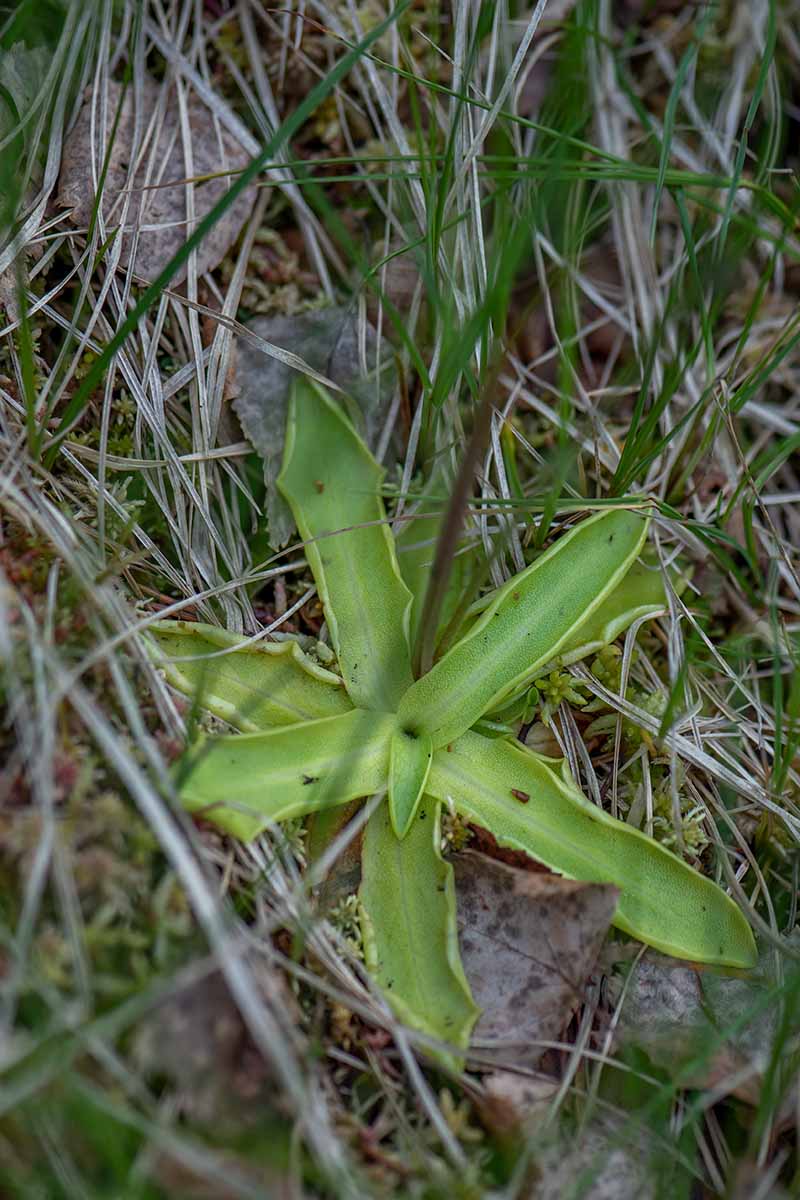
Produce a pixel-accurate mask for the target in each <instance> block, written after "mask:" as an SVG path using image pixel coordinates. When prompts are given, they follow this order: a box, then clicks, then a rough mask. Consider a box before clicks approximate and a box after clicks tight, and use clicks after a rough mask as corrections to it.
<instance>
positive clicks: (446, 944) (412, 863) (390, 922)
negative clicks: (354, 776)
mask: <svg viewBox="0 0 800 1200" xmlns="http://www.w3.org/2000/svg"><path fill="white" fill-rule="evenodd" d="M439 838H440V831H439V805H438V804H436V803H435V802H434V801H432V800H431V799H430V798H429V797H425V799H424V800H423V802H422V804H421V805H420V807H419V809H418V811H417V815H416V818H415V819H414V821H412V823H411V828H410V830H409V833H408V837H406V838H404V839H403V841H399V840H398V838H397V837H396V836H395V833H394V830H393V829H392V823H391V820H390V817H389V808H388V805H386V804H382V805H381V806H380V807H379V808H378V809H377V810H376V811H375V813H374V814H373V816H372V817H371V818H370V821H369V823H368V825H367V827H366V830H365V832H364V844H363V851H362V863H361V865H362V877H361V890H360V892H359V898H360V900H361V908H362V917H361V924H362V929H363V933H364V950H365V955H366V960H367V966H368V968H369V970H370V972H371V974H372V975H373V977H374V978H375V979H376V980H377V982H378V984H379V985H380V987H381V989H382V990H383V992H384V994H385V996H386V999H387V1000H388V1001H389V1003H390V1004H391V1006H392V1008H393V1009H394V1011H395V1012H396V1014H397V1016H398V1017H399V1018H400V1019H401V1020H402V1021H405V1023H406V1024H407V1025H410V1026H412V1027H413V1028H415V1029H419V1030H422V1032H424V1033H427V1034H430V1035H431V1036H432V1037H435V1038H438V1039H440V1040H441V1041H444V1042H448V1043H449V1044H450V1045H452V1046H454V1047H456V1048H457V1049H460V1050H465V1049H466V1047H467V1045H468V1043H469V1035H470V1030H471V1029H472V1026H473V1024H474V1023H475V1020H476V1018H477V1016H478V1011H479V1010H478V1008H477V1007H476V1005H475V1002H474V1001H473V999H472V995H471V993H470V990H469V984H468V983H467V980H466V977H465V975H464V971H463V968H462V966H461V958H460V955H459V951H458V928H457V925H456V896H455V883H454V879H453V868H452V867H451V866H450V864H449V863H447V862H445V861H444V860H443V858H442V856H441V853H440V851H439Z"/></svg>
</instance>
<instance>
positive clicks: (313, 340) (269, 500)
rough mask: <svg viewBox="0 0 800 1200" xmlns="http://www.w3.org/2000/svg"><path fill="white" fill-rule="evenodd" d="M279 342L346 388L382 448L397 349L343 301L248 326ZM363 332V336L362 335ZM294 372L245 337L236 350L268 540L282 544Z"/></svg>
mask: <svg viewBox="0 0 800 1200" xmlns="http://www.w3.org/2000/svg"><path fill="white" fill-rule="evenodd" d="M249 328H250V329H251V330H252V332H253V333H255V334H257V335H258V336H259V337H260V338H263V339H264V341H266V342H270V343H272V345H274V346H280V347H284V348H285V349H287V350H291V352H292V353H293V354H296V355H297V356H298V357H300V358H302V359H303V360H304V361H305V362H306V363H307V364H308V366H309V367H311V368H312V369H313V370H315V371H319V372H320V374H322V375H325V376H327V378H328V379H330V381H331V382H332V383H335V384H337V386H338V387H340V388H341V389H342V396H341V399H342V400H343V402H347V400H348V398H349V399H350V400H351V401H352V404H351V406H350V409H349V411H348V416H349V417H350V418H351V420H353V421H354V422H355V424H356V428H358V429H359V431H360V432H362V433H363V434H364V436H365V440H366V443H367V445H368V446H369V447H370V449H371V450H374V449H375V448H376V446H377V443H378V439H379V438H380V435H381V432H382V429H383V426H384V422H385V420H386V416H387V413H388V411H389V408H390V405H391V402H392V397H393V395H394V390H395V386H396V371H395V365H394V351H393V350H392V347H391V345H390V344H389V343H388V342H387V341H386V340H385V339H383V338H381V339H379V338H378V335H377V334H376V332H375V330H374V329H373V328H372V326H371V325H370V324H368V323H364V325H360V324H359V321H358V318H357V315H356V314H355V313H354V312H353V311H352V309H349V308H347V307H345V306H343V305H332V306H330V307H327V308H321V309H315V310H311V311H310V312H302V313H295V314H292V315H289V316H286V315H278V316H268V317H258V318H256V319H255V320H254V321H253V322H252V323H251V324H250V326H249ZM362 335H363V340H362ZM294 376H295V371H294V370H293V368H292V367H290V366H289V365H288V364H287V363H285V362H283V361H282V360H281V359H280V358H275V357H272V356H271V355H269V354H267V353H266V352H265V351H264V350H261V349H259V347H258V346H256V345H254V344H253V343H252V342H249V341H248V340H247V339H246V338H240V339H239V340H238V342H237V347H236V383H235V388H236V392H237V395H236V398H235V399H234V401H233V408H234V411H235V413H236V415H237V416H238V418H239V421H240V422H241V425H242V429H243V430H244V432H245V435H246V436H247V438H248V440H249V441H250V443H251V444H252V446H253V449H254V450H255V451H256V453H257V454H258V455H259V457H260V458H261V460H262V464H263V469H264V483H265V486H266V489H267V496H266V510H267V526H268V533H269V541H270V545H271V546H273V547H274V548H275V549H280V548H281V547H282V546H285V545H286V543H287V542H288V541H289V539H290V538H291V536H292V534H293V532H294V528H295V524H294V518H293V517H292V514H291V511H290V509H289V505H288V504H287V503H286V501H285V500H284V498H283V497H282V496H281V495H280V493H279V492H278V489H277V486H276V481H277V478H278V474H279V472H280V469H281V461H282V457H283V448H284V442H285V435H286V413H287V409H288V405H289V390H290V387H291V383H292V379H293V378H294Z"/></svg>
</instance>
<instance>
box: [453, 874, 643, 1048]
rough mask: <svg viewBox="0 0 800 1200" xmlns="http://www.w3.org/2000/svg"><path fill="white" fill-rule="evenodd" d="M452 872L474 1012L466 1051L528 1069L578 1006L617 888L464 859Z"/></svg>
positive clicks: (613, 904)
mask: <svg viewBox="0 0 800 1200" xmlns="http://www.w3.org/2000/svg"><path fill="white" fill-rule="evenodd" d="M453 866H454V869H455V876H456V896H457V904H458V926H459V937H460V944H461V955H462V961H463V964H464V970H465V972H466V975H467V978H468V980H469V982H470V986H471V988H472V993H473V995H474V997H475V1000H476V1001H477V1003H478V1004H479V1005H480V1007H481V1008H482V1009H483V1013H482V1015H481V1016H480V1017H479V1019H478V1024H477V1026H476V1028H475V1032H474V1040H475V1044H476V1046H481V1045H482V1044H483V1045H484V1046H486V1047H487V1048H488V1052H489V1054H490V1055H491V1058H492V1059H493V1060H494V1061H496V1062H497V1063H498V1064H500V1063H506V1064H512V1065H520V1064H524V1065H525V1066H530V1067H532V1066H535V1064H536V1063H537V1062H538V1061H539V1059H540V1058H541V1056H542V1054H543V1053H544V1050H545V1049H546V1045H543V1043H545V1044H546V1043H547V1042H550V1041H553V1040H554V1039H556V1038H557V1037H558V1035H559V1034H560V1033H561V1032H562V1030H563V1029H564V1028H565V1027H566V1025H567V1024H568V1023H569V1021H570V1018H571V1017H572V1015H573V1013H574V1012H575V1010H576V1008H577V1007H578V1006H579V1004H580V1003H581V1001H582V999H583V989H584V985H585V983H586V979H587V977H588V976H589V975H590V973H591V971H592V969H593V968H594V966H595V963H596V962H597V957H598V954H599V953H600V949H601V946H602V944H603V939H604V938H605V935H606V932H607V931H608V928H609V925H610V923H611V919H612V917H613V915H614V909H615V908H616V903H617V896H618V895H619V892H618V889H617V888H615V887H611V886H610V885H607V884H598V883H579V882H576V881H574V880H571V879H564V878H562V877H561V876H559V875H549V874H547V875H546V874H543V873H538V872H532V871H525V870H520V869H519V868H517V867H512V866H508V865H506V864H505V863H501V862H496V861H494V860H493V859H491V858H487V857H486V856H485V855H483V854H476V853H475V852H473V851H466V852H464V853H463V854H460V855H457V856H455V857H454V859H453ZM485 1052H486V1051H485V1050H484V1049H483V1048H482V1050H481V1053H482V1054H483V1053H485Z"/></svg>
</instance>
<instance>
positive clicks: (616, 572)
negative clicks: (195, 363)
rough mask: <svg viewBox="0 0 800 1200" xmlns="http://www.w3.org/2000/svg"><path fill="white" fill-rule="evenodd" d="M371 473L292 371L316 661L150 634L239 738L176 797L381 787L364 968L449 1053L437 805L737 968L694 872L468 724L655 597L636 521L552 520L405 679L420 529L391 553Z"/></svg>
mask: <svg viewBox="0 0 800 1200" xmlns="http://www.w3.org/2000/svg"><path fill="white" fill-rule="evenodd" d="M382 479H383V471H382V469H381V468H380V467H379V466H378V464H377V463H376V462H375V460H374V459H373V457H372V455H371V454H370V453H369V451H368V450H367V448H366V446H365V445H364V443H363V442H362V441H361V439H360V438H359V436H358V435H357V433H356V432H355V430H354V429H353V427H352V426H351V425H350V423H349V422H348V420H347V419H346V417H345V416H344V415H343V413H342V411H341V410H340V409H339V408H338V406H337V405H335V404H334V403H333V401H332V400H331V398H330V397H329V396H328V394H327V393H326V392H325V391H324V389H322V388H321V387H319V386H318V385H317V384H315V383H311V382H309V381H308V380H305V379H300V380H298V381H297V382H296V383H295V385H294V389H293V393H292V398H291V404H290V416H289V423H288V428H287V437H286V448H285V455H284V463H283V470H282V472H281V475H280V478H279V487H280V489H281V491H282V493H283V495H284V497H285V498H286V500H287V501H288V503H289V504H290V506H291V508H292V511H293V513H294V517H295V520H296V522H297V527H298V529H299V531H300V534H301V536H302V537H303V539H304V541H305V546H306V556H307V559H308V564H309V567H310V568H311V571H312V573H313V576H314V579H315V582H316V585H317V591H318V594H319V598H320V601H321V603H322V605H323V608H324V611H325V618H326V621H327V627H328V630H329V633H330V639H331V642H332V645H333V650H334V652H335V655H336V665H337V666H338V671H335V670H333V669H331V668H332V667H333V666H334V664H330V667H328V666H323V665H322V664H320V663H319V662H317V661H315V660H314V659H312V658H311V657H309V655H307V654H306V653H304V652H303V650H302V649H301V647H300V645H299V644H298V643H297V642H296V641H280V642H270V643H257V644H255V645H250V646H247V647H242V648H238V643H237V639H236V638H235V637H234V636H232V635H230V634H226V633H224V632H223V631H220V630H217V629H213V628H210V627H208V626H199V625H192V624H187V623H184V622H162V623H160V624H159V625H156V626H154V627H153V629H152V643H153V645H154V652H155V653H156V654H157V655H158V656H159V661H160V662H161V663H162V665H163V667H164V670H165V672H166V674H167V677H168V678H169V679H170V680H171V681H172V683H173V684H174V685H175V686H176V687H178V688H180V689H181V690H183V691H184V692H187V693H189V694H193V695H195V696H196V702H197V703H198V704H200V705H201V706H203V707H205V708H206V709H207V710H209V711H211V712H213V713H215V714H216V715H218V716H221V717H223V718H224V719H225V720H226V721H228V722H229V723H230V724H232V725H234V726H235V727H236V728H238V729H240V730H242V731H244V732H243V733H240V734H234V735H229V736H224V737H218V738H213V739H206V740H205V741H202V740H201V741H200V742H199V743H198V744H197V745H196V746H195V747H193V749H192V752H191V755H190V756H189V757H188V760H187V761H186V762H185V763H184V764H183V768H182V770H183V773H182V779H181V782H180V792H181V798H182V801H183V803H184V804H185V806H186V807H187V808H188V809H190V810H191V811H193V812H197V813H202V814H203V816H204V817H205V818H206V819H207V820H211V821H214V822H215V823H216V824H217V825H219V826H220V827H221V828H223V829H225V830H227V831H228V832H230V833H232V834H234V835H236V836H238V837H241V838H245V839H247V838H252V837H255V836H257V835H258V834H259V832H260V831H262V830H263V829H265V828H266V827H267V826H268V825H269V824H270V823H272V822H275V821H283V820H286V819H287V818H294V817H298V816H302V815H304V814H308V813H314V812H320V811H322V810H327V809H329V808H331V807H332V806H334V805H340V804H345V803H347V802H348V801H351V800H356V799H359V798H363V797H366V796H370V795H374V794H376V793H380V792H385V793H386V802H385V803H383V804H379V805H378V807H377V808H376V809H375V811H374V813H373V815H372V816H371V818H370V820H369V821H368V823H367V825H366V827H365V830H364V835H363V839H362V862H361V869H362V881H361V887H360V890H359V910H360V925H361V936H362V942H363V949H364V957H365V961H366V963H367V966H368V968H369V970H370V972H371V973H372V975H373V977H374V979H375V980H376V982H377V983H378V984H379V986H380V987H381V989H382V991H383V993H384V994H385V996H386V997H387V999H388V1001H389V1003H390V1004H391V1005H392V1006H393V1008H394V1010H395V1012H396V1013H397V1014H398V1015H399V1016H400V1017H401V1019H403V1020H405V1021H406V1022H407V1023H409V1024H411V1025H413V1026H415V1027H416V1028H418V1029H420V1030H422V1031H423V1032H425V1033H426V1034H428V1035H430V1036H432V1037H433V1038H435V1039H437V1040H438V1041H439V1042H441V1043H446V1044H448V1045H449V1046H451V1047H453V1048H454V1049H455V1050H456V1052H458V1051H463V1050H464V1049H465V1048H466V1046H467V1045H468V1042H469V1036H470V1030H471V1028H472V1026H473V1024H474V1022H475V1019H476V1017H477V1015H478V1009H477V1007H476V1005H475V1003H474V1001H473V999H472V995H471V993H470V990H469V986H468V984H467V980H466V978H465V976H464V972H463V969H462V966H461V961H460V957H459V949H458V930H457V925H456V905H455V885H454V876H453V869H452V866H451V864H450V863H449V862H447V861H446V860H445V859H444V858H443V857H442V853H441V844H442V811H443V810H444V811H445V812H450V813H453V812H455V813H457V814H459V816H460V817H461V818H462V820H463V821H464V822H467V823H470V824H474V825H477V826H481V827H483V828H485V829H487V830H488V831H489V832H490V833H491V834H492V835H493V836H494V837H495V839H496V840H497V842H498V843H499V844H500V845H501V846H505V847H509V848H511V849H514V850H522V851H524V852H526V853H527V854H529V855H531V856H532V857H533V858H535V859H538V860H539V861H540V862H542V863H544V864H545V865H547V866H549V867H550V868H552V869H553V870H555V871H558V872H559V873H561V874H563V875H566V876H567V877H569V878H572V879H580V880H587V881H602V882H607V883H613V884H615V885H616V886H617V887H618V888H619V892H620V895H619V901H618V905H617V910H616V914H615V924H616V925H617V926H618V927H619V928H620V929H622V930H624V931H625V932H627V933H629V934H632V935H633V936H635V937H637V938H640V939H641V940H642V941H644V942H647V943H649V944H650V945H652V946H655V947H656V948H658V949H660V950H662V951H664V952H666V953H668V954H674V955H677V956H679V957H683V958H688V959H692V960H695V961H698V962H706V963H717V964H728V965H732V966H737V967H749V966H752V965H753V963H754V961H755V944H754V940H753V936H752V933H751V931H750V927H749V925H748V924H747V922H746V921H745V919H744V917H743V915H742V913H741V912H740V910H739V908H738V907H737V906H736V904H735V903H734V902H733V901H732V900H731V899H730V897H729V896H728V895H726V893H725V892H723V891H722V890H721V889H720V888H719V887H717V885H716V884H715V883H713V882H712V881H711V880H710V879H707V878H706V877H704V876H703V875H700V874H699V873H698V872H696V871H695V870H693V869H692V868H691V867H690V866H689V865H688V864H686V863H685V862H683V861H682V860H681V859H679V858H677V857H676V856H675V855H673V854H672V853H670V852H669V851H668V850H666V849H665V848H664V847H663V846H661V845H659V844H658V843H657V842H656V841H654V840H653V839H651V838H648V837H646V836H645V835H644V834H643V833H641V832H640V831H639V830H637V829H634V828H632V827H630V826H628V825H627V824H625V823H623V822H621V821H617V820H615V819H614V818H612V817H611V816H610V815H609V814H608V813H606V812H605V811H604V810H602V809H601V808H599V807H597V806H596V805H594V804H591V803H590V802H589V801H588V800H586V798H585V797H584V796H583V795H582V793H581V792H580V791H579V789H578V788H577V786H576V784H575V783H574V781H573V780H572V779H571V778H570V777H569V775H568V773H567V772H566V770H565V768H564V765H563V764H561V763H560V762H558V761H557V760H553V759H549V758H545V757H543V756H541V755H537V754H535V753H533V752H532V751H531V750H528V749H527V748H526V747H525V746H523V745H522V744H521V743H520V742H518V741H514V740H513V739H510V738H508V737H504V736H496V737H485V736H483V735H482V734H481V733H479V732H476V729H475V727H476V726H477V725H478V723H479V722H480V721H481V720H482V719H483V718H485V717H487V716H491V715H492V714H498V713H499V714H502V713H503V712H504V711H505V712H512V711H514V709H515V705H517V706H518V705H519V704H520V699H521V698H522V697H525V696H526V695H527V693H528V692H529V689H530V687H531V684H532V682H533V681H534V680H535V679H536V678H537V676H539V675H540V674H541V672H542V670H543V668H545V667H546V666H547V664H549V663H552V662H558V663H559V664H562V665H568V664H569V663H571V662H575V661H577V660H578V659H579V658H583V657H586V656H589V655H592V654H595V655H596V654H598V653H599V652H600V651H602V648H603V647H604V646H607V645H608V644H609V643H610V642H612V641H613V640H614V639H615V638H616V637H617V636H618V635H619V634H620V633H621V632H623V631H624V630H625V629H626V628H627V627H628V626H629V625H630V624H631V623H632V622H633V621H634V620H636V619H637V618H639V617H641V616H648V615H653V614H655V613H658V612H660V611H663V609H664V607H665V597H664V592H663V583H662V580H661V577H660V575H659V574H658V572H655V571H653V570H652V569H651V568H650V567H648V566H647V564H646V563H645V562H643V561H641V559H640V555H641V552H642V549H643V546H644V544H645V540H646V537H647V527H648V522H647V519H646V518H645V517H644V516H643V515H642V513H641V512H640V511H638V509H637V508H636V507H633V508H631V507H628V508H623V507H616V508H610V509H604V510H602V511H601V512H600V513H598V514H596V515H595V516H592V517H590V518H588V519H586V520H584V521H580V522H578V523H576V524H574V525H573V526H572V527H571V528H570V529H569V531H568V532H566V533H564V534H562V536H561V537H560V538H559V539H558V540H557V541H556V542H555V543H554V544H553V545H552V546H551V547H550V548H549V549H548V550H547V551H546V552H545V553H543V554H541V555H540V556H539V557H538V558H536V559H535V561H534V562H533V563H532V564H531V565H530V566H528V567H526V568H525V570H523V571H521V572H520V573H519V574H517V575H515V576H514V577H513V578H512V579H510V580H509V581H508V583H506V584H505V585H503V586H502V587H501V588H499V589H498V590H497V591H496V592H495V593H494V594H493V595H492V597H491V598H490V599H489V602H488V603H487V604H486V605H485V606H483V607H482V611H481V612H480V614H479V615H478V616H477V618H476V619H473V620H472V622H471V623H470V624H468V626H467V629H466V632H465V633H463V634H462V636H461V637H460V638H458V640H456V641H455V642H454V643H453V644H452V645H451V648H450V649H449V650H448V651H447V652H446V653H445V654H444V655H443V656H442V657H441V658H440V659H439V660H438V661H437V662H435V663H434V665H433V666H432V668H431V670H430V671H428V672H427V673H426V674H423V675H421V676H420V678H418V679H415V678H414V676H413V673H412V667H411V662H412V658H411V634H412V628H413V627H414V626H415V625H416V624H417V623H418V621H419V619H420V613H421V607H422V603H423V597H424V595H425V588H426V585H427V576H428V565H429V563H430V560H431V558H432V557H433V553H432V549H431V541H432V540H435V537H436V532H437V521H436V518H435V516H433V515H431V514H430V513H424V514H423V517H422V519H421V520H420V521H419V526H420V535H419V538H418V541H417V543H416V549H411V550H410V551H409V552H408V553H401V554H400V556H398V548H399V549H400V550H401V551H404V550H406V549H407V548H408V542H407V539H402V538H401V539H398V543H396V542H395V540H394V539H393V537H392V535H391V532H390V528H389V525H388V524H387V521H386V515H385V512H384V508H383V503H382V500H381V492H380V488H381V483H382ZM426 542H427V549H426V548H425V545H426ZM420 547H421V548H420ZM555 674H556V676H557V677H558V679H559V680H560V678H561V677H560V674H559V672H555ZM556 686H558V688H561V689H562V692H563V687H562V684H561V683H560V682H559V683H558V685H556V683H555V682H553V678H552V675H551V676H550V678H549V681H548V683H547V687H549V688H550V689H551V690H552V689H555V688H556ZM573 695H577V693H573ZM563 697H564V698H567V699H571V697H570V696H569V695H567V693H566V692H563ZM573 702H575V701H574V700H573ZM526 706H528V707H529V699H528V700H527V701H526V700H524V699H523V700H522V708H523V709H525V708H526ZM500 724H502V722H500ZM256 731H265V732H256ZM501 732H502V731H501Z"/></svg>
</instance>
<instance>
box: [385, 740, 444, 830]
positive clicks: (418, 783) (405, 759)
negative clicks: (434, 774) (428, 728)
mask: <svg viewBox="0 0 800 1200" xmlns="http://www.w3.org/2000/svg"><path fill="white" fill-rule="evenodd" d="M432 758H433V747H432V745H431V739H430V738H429V737H428V736H427V734H424V733H423V734H417V733H414V732H413V731H412V730H406V729H396V730H395V732H394V733H393V734H392V744H391V747H390V749H389V814H390V816H391V820H392V828H393V829H394V831H395V833H396V834H397V836H398V837H399V838H404V837H405V836H406V834H407V833H408V830H409V826H410V825H411V822H412V821H413V820H414V817H415V815H416V812H417V808H418V807H419V802H420V800H421V799H422V793H423V792H424V791H425V780H426V779H427V778H428V772H429V771H430V769H431V759H432Z"/></svg>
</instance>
